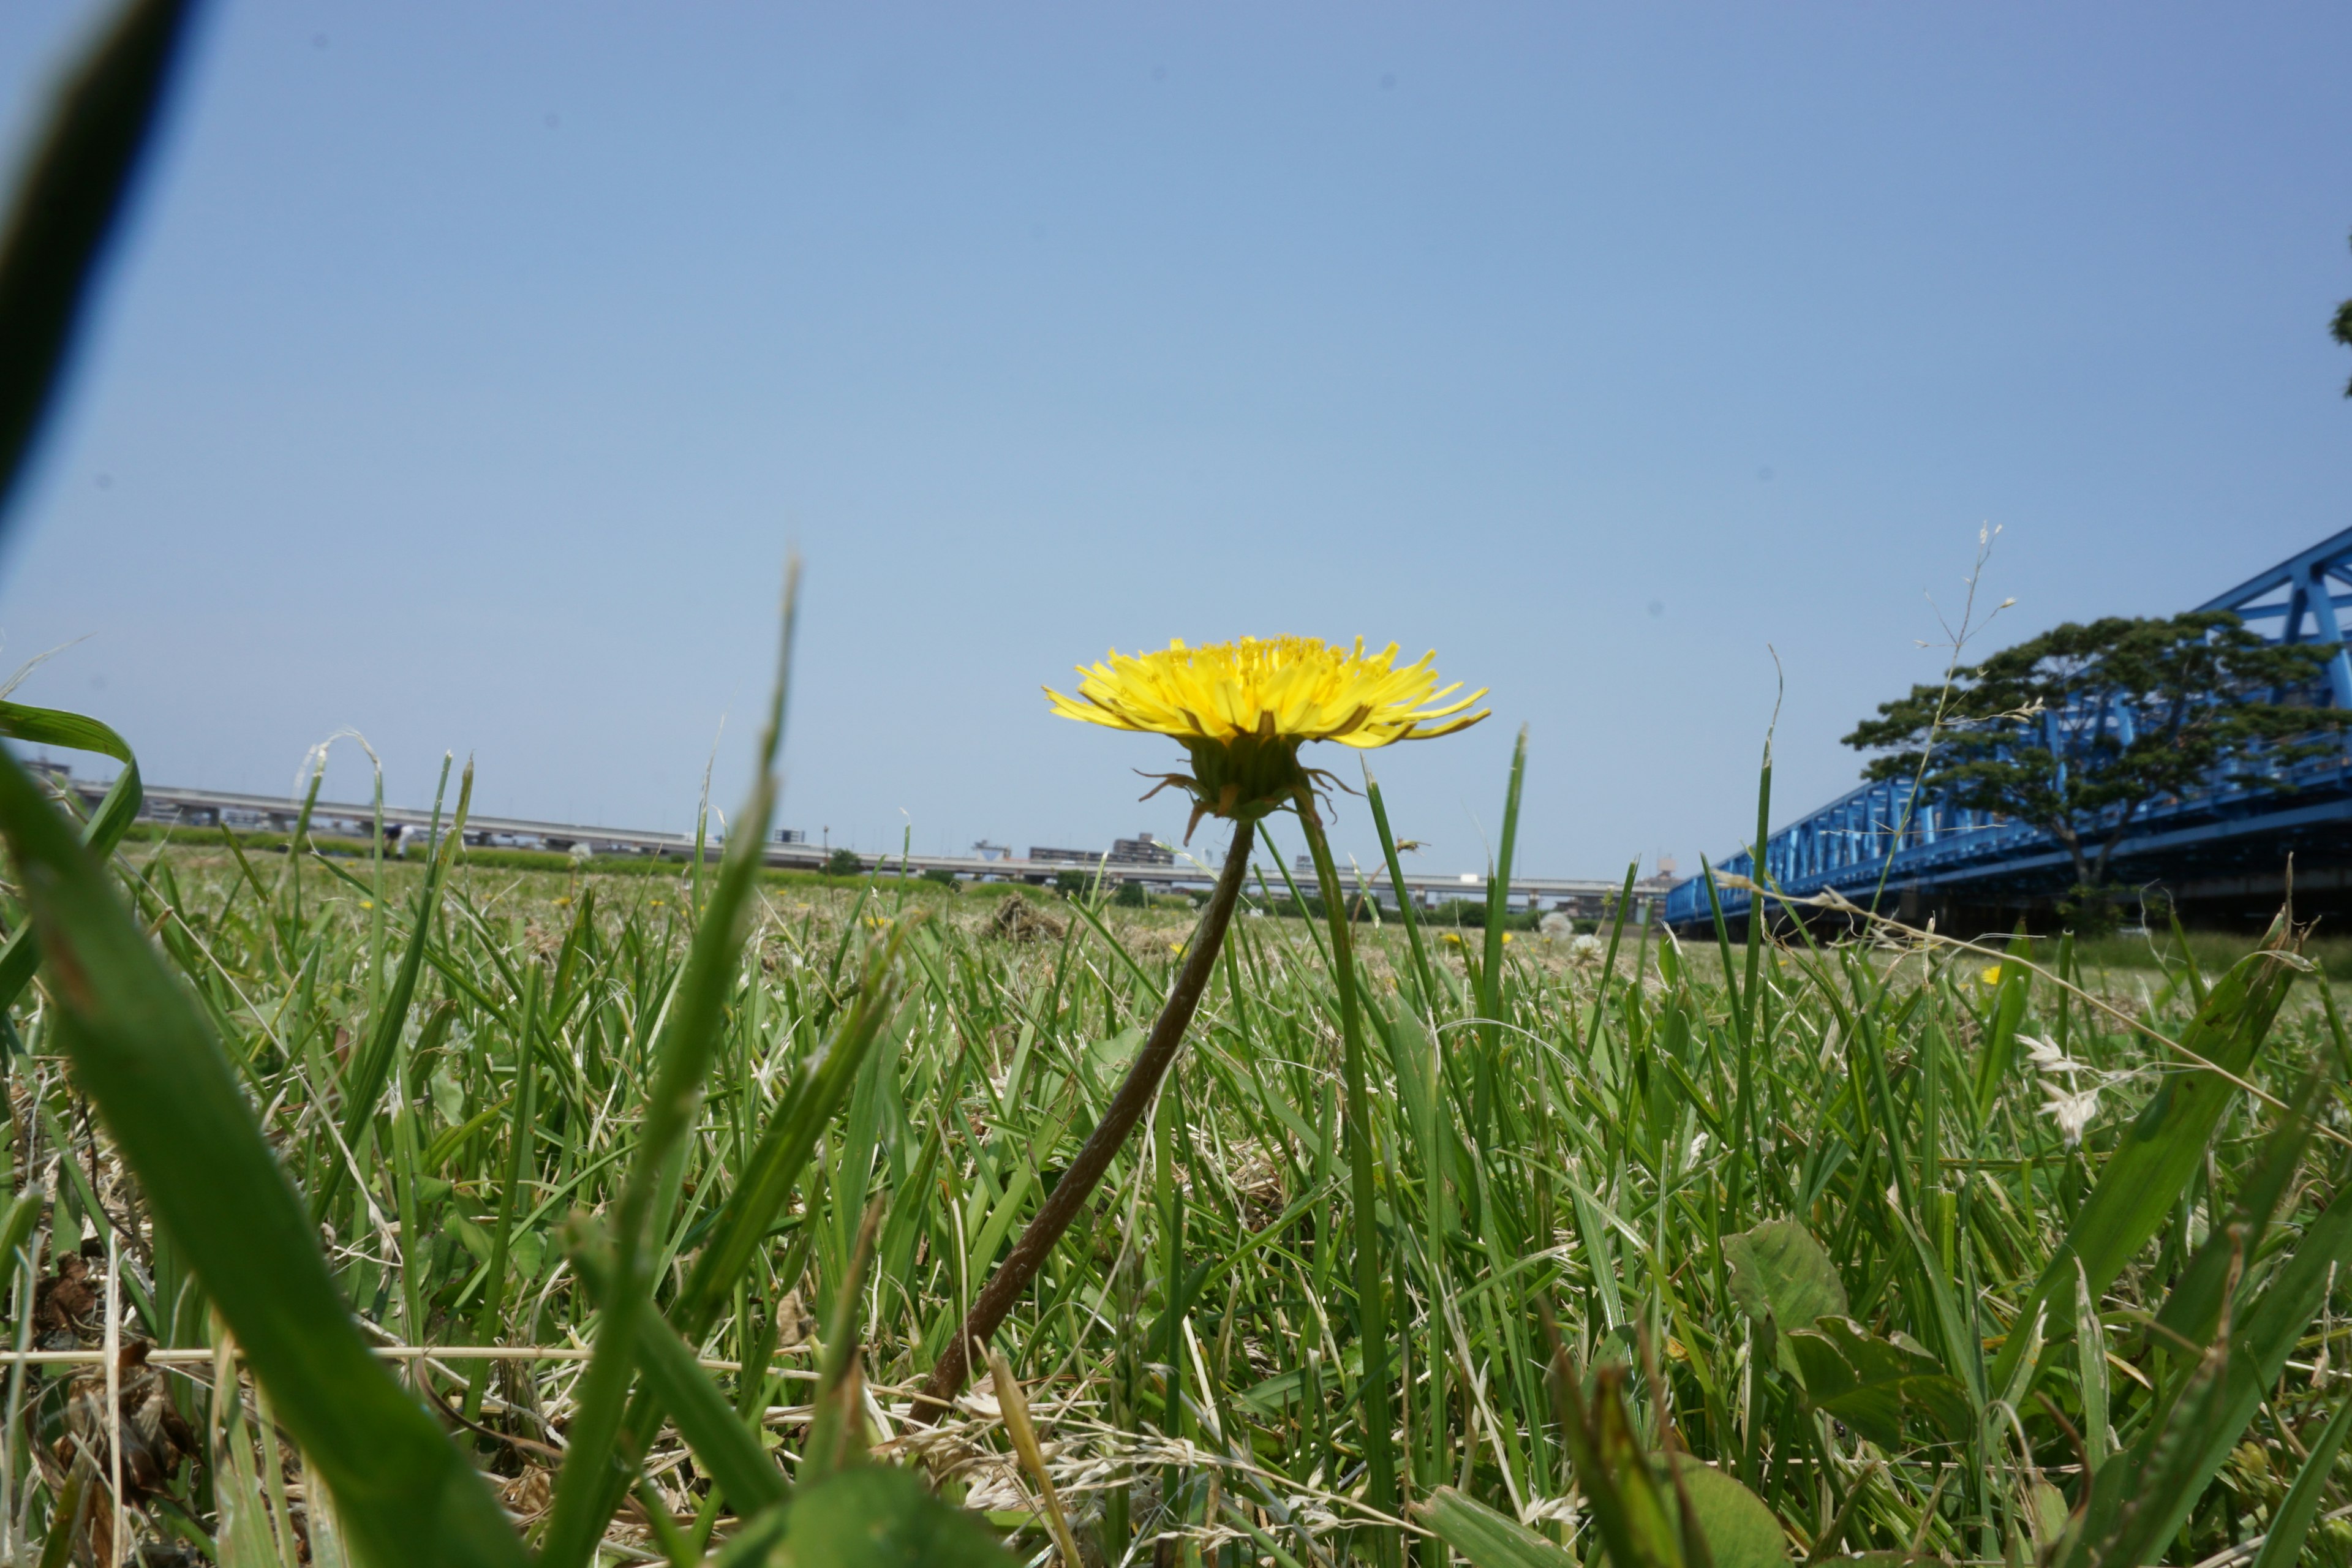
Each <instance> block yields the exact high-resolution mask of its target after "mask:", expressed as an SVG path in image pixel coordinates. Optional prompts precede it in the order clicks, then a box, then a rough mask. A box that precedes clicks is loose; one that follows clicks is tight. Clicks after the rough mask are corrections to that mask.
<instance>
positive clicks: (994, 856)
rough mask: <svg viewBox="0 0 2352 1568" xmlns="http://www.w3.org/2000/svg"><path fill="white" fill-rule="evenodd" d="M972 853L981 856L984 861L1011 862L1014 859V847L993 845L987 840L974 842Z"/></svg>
mask: <svg viewBox="0 0 2352 1568" xmlns="http://www.w3.org/2000/svg"><path fill="white" fill-rule="evenodd" d="M971 852H972V853H973V854H975V855H977V856H979V857H980V858H982V859H983V860H1010V859H1011V858H1013V846H1011V845H1010V844H991V843H990V842H989V841H988V840H987V839H985V838H982V839H976V840H974V841H973V843H972V847H971Z"/></svg>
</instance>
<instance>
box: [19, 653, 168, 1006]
mask: <svg viewBox="0 0 2352 1568" xmlns="http://www.w3.org/2000/svg"><path fill="white" fill-rule="evenodd" d="M0 736H5V737H6V738H7V739H9V740H14V741H31V742H35V743H37V744H39V745H47V746H71V747H72V748H74V749H75V750H76V751H81V752H99V753H100V754H101V755H104V756H109V757H112V758H113V759H115V760H116V761H117V762H119V763H121V764H122V772H121V773H120V774H119V775H117V777H116V778H115V781H114V783H113V784H111V785H110V786H109V787H108V789H107V792H106V795H105V796H104V797H103V798H102V799H100V801H99V803H98V809H97V810H96V811H94V812H92V813H90V816H89V821H88V822H86V823H84V824H83V825H82V830H81V841H82V842H83V843H84V844H86V845H88V846H89V851H90V853H91V854H93V855H95V856H97V857H98V858H100V859H101V860H103V859H105V858H107V857H108V856H109V855H111V854H113V853H114V847H115V846H116V845H117V844H120V843H121V841H122V835H123V833H124V832H125V831H126V830H127V829H129V827H130V826H131V823H132V822H133V821H134V820H135V819H136V818H137V817H138V816H139V805H140V802H141V801H142V799H143V798H144V792H143V791H142V788H141V786H140V783H139V759H138V758H137V757H135V756H132V755H131V746H130V742H126V741H125V740H123V738H122V737H121V736H120V735H118V734H116V733H115V732H114V731H112V730H111V729H110V728H108V727H107V726H106V725H104V724H101V723H100V722H99V721H97V720H95V719H92V718H89V717H87V716H85V715H83V714H80V713H68V712H66V711H64V710H60V709H56V708H31V707H27V706H26V705H25V704H24V703H21V702H9V701H6V700H0ZM40 963H41V943H40V938H39V937H38V936H37V935H35V934H34V931H33V928H32V927H30V926H26V927H24V928H22V929H21V930H18V931H14V932H12V933H11V934H10V935H9V938H8V942H7V945H6V946H5V947H0V1015H5V1014H6V1012H7V1011H8V1008H9V1005H10V1004H12V1003H14V1002H15V1001H16V998H17V997H18V996H20V995H22V994H24V990H25V987H26V985H28V984H31V983H32V979H33V971H34V970H36V969H37V968H39V967H40Z"/></svg>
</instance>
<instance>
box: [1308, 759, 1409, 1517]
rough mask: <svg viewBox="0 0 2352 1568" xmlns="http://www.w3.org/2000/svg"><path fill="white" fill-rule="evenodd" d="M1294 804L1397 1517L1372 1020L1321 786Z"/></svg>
mask: <svg viewBox="0 0 2352 1568" xmlns="http://www.w3.org/2000/svg"><path fill="white" fill-rule="evenodd" d="M1294 799H1295V801H1296V803H1297V807H1298V824H1299V826H1300V827H1302V828H1304V829H1305V830H1306V834H1307V849H1308V851H1309V852H1311V853H1312V854H1313V855H1314V857H1315V876H1316V879H1317V880H1318V881H1319V882H1320V883H1322V885H1323V914H1324V918H1325V919H1326V920H1328V921H1329V922H1330V926H1331V980H1332V983H1333V984H1336V985H1337V986H1339V1035H1340V1044H1341V1048H1342V1056H1343V1062H1344V1070H1345V1076H1346V1079H1347V1100H1346V1105H1347V1112H1346V1115H1345V1117H1344V1118H1343V1121H1342V1126H1343V1127H1344V1128H1345V1130H1346V1133H1347V1145H1348V1178H1349V1207H1350V1208H1352V1209H1353V1210H1354V1211H1355V1220H1356V1313H1357V1327H1358V1330H1359V1337H1360V1342H1361V1343H1362V1345H1363V1352H1364V1375H1363V1379H1362V1381H1361V1382H1360V1383H1359V1384H1357V1389H1358V1391H1359V1393H1360V1396H1361V1398H1360V1404H1361V1406H1362V1408H1361V1411H1360V1414H1361V1416H1362V1420H1363V1436H1364V1458H1365V1461H1366V1464H1367V1465H1368V1466H1369V1479H1370V1494H1369V1496H1368V1497H1367V1499H1366V1500H1367V1501H1368V1502H1370V1505H1371V1506H1372V1507H1373V1508H1374V1509H1376V1510H1379V1511H1380V1512H1381V1513H1383V1514H1388V1515H1391V1516H1393V1515H1394V1514H1395V1513H1396V1511H1397V1489H1396V1455H1395V1453H1394V1451H1393V1450H1392V1449H1391V1447H1390V1441H1391V1437H1390V1425H1389V1314H1388V1299H1387V1295H1386V1293H1385V1291H1384V1290H1383V1289H1382V1275H1383V1269H1382V1267H1381V1257H1382V1253H1381V1226H1380V1214H1379V1208H1378V1200H1377V1198H1376V1197H1375V1195H1374V1194H1373V1191H1372V1109H1371V1099H1370V1094H1369V1093H1368V1092H1367V1091H1366V1089H1365V1087H1364V1084H1365V1071H1364V1020H1363V1009H1362V1006H1361V1005H1360V1002H1359V1001H1358V999H1357V996H1356V953H1355V947H1354V944H1353V943H1352V942H1351V941H1350V940H1349V931H1348V923H1349V922H1348V900H1347V893H1346V890H1345V889H1342V888H1341V887H1340V886H1339V867H1338V866H1337V865H1335V864H1334V863H1333V861H1332V859H1331V846H1330V843H1329V842H1328V840H1327V839H1325V837H1323V820H1322V818H1321V817H1319V816H1317V815H1316V814H1315V791H1314V788H1313V786H1312V785H1310V784H1307V783H1305V782H1303V781H1302V782H1301V783H1300V784H1299V785H1298V789H1297V795H1295V796H1294ZM1398 1546H1399V1542H1398V1541H1397V1539H1396V1536H1395V1533H1394V1532H1393V1531H1389V1530H1386V1529H1383V1530H1381V1531H1378V1532H1376V1534H1375V1536H1374V1540H1373V1559H1374V1561H1376V1562H1378V1563H1383V1564H1392V1563H1395V1562H1396V1561H1397V1557H1398Z"/></svg>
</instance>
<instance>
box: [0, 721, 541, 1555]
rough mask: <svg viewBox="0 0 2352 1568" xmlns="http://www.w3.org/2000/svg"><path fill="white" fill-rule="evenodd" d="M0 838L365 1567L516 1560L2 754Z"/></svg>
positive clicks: (221, 1066)
mask: <svg viewBox="0 0 2352 1568" xmlns="http://www.w3.org/2000/svg"><path fill="white" fill-rule="evenodd" d="M0 833H5V836H6V838H7V843H8V847H9V850H10V852H11V853H12V855H13V856H14V858H15V860H16V875H17V877H18V879H19V881H20V884H21V886H22V888H23V890H24V897H25V899H26V903H27V905H28V906H29V907H30V909H31V910H32V915H33V919H34V921H35V922H36V924H37V927H38V930H39V932H40V938H41V943H42V951H43V952H44V954H45V957H46V964H47V975H48V979H47V985H48V990H49V994H50V997H51V999H52V1000H53V1002H54V1004H55V1005H56V1007H57V1016H58V1038H59V1039H60V1040H61V1041H62V1043H63V1044H64V1046H65V1047H66V1051H67V1053H68V1056H70V1057H71V1058H72V1060H73V1064H74V1071H75V1076H76V1078H77V1079H79V1082H80V1083H81V1085H82V1087H83V1088H84V1089H86V1090H87V1091H88V1092H89V1095H90V1098H91V1099H92V1100H95V1101H96V1102H97V1105H98V1108H99V1111H100V1115H101V1116H103V1117H104V1119H105V1121H106V1125H107V1128H108V1131H110V1132H111V1133H112V1134H113V1136H114V1141H115V1143H116V1145H117V1147H118V1148H119V1149H120V1150H121V1154H122V1158H123V1160H124V1161H125V1162H126V1163H128V1164H129V1166H130V1167H131V1170H132V1172H134V1173H136V1174H137V1176H138V1178H139V1183H140V1187H141V1190H142V1193H143V1194H145V1196H146V1199H147V1202H148V1203H149V1205H151V1206H152V1210H153V1212H154V1214H155V1216H156V1218H157V1219H158V1220H159V1221H161V1222H162V1224H163V1226H164V1228H165V1229H166V1230H168V1231H169V1232H170V1233H171V1237H172V1240H173V1243H174V1244H175V1245H176V1246H177V1247H179V1249H180V1250H181V1252H182V1253H183V1254H184V1256H185V1257H186V1258H187V1259H188V1261H189V1262H190V1263H191V1264H192V1265H193V1266H194V1269H195V1272H196V1274H197V1276H198V1278H199V1279H201V1280H202V1282H203V1284H204V1288H205V1292H206V1294H207V1295H209V1296H210V1298H211V1299H212V1300H213V1301H214V1303H215V1305H216V1306H217V1307H218V1309H219V1310H220V1313H221V1315H222V1317H224V1318H225V1319H226V1320H227V1321H228V1324H229V1326H230V1328H231V1329H232V1330H234V1331H235V1332H236V1337H237V1341H238V1342H239V1344H240V1345H242V1346H243V1347H244V1350H245V1353H246V1357H247V1363H248V1364H249V1365H250V1366H251V1367H252V1369H253V1371H254V1373H255V1374H256V1375H257V1377H258V1378H259V1379H260V1380H261V1383H262V1385H263V1387H264V1388H266V1389H267V1390H268V1394H269V1398H270V1403H271V1405H272V1406H273V1407H274V1408H275V1409H276V1411H277V1413H278V1417H279V1418H280V1419H281V1420H282V1421H284V1423H285V1424H286V1426H287V1427H288V1429H289V1431H291V1432H292V1433H293V1435H294V1436H295V1438H296V1440H297V1441H298V1442H299V1444H300V1445H301V1447H302V1449H303V1451H304V1452H305V1453H306V1454H307V1455H308V1456H309V1457H310V1463H311V1464H312V1466H313V1467H314V1468H316V1470H317V1472H318V1473H319V1474H320V1476H321V1477H323V1478H324V1479H325V1480H326V1482H327V1484H328V1486H329V1487H330V1488H331V1489H332V1490H333V1492H334V1494H335V1499H336V1501H337V1502H338V1503H339V1504H340V1505H341V1511H342V1519H343V1522H344V1524H345V1526H346V1528H347V1530H348V1531H349V1533H350V1536H351V1538H352V1544H353V1545H354V1546H355V1547H356V1548H357V1550H358V1552H359V1553H360V1555H361V1556H362V1558H363V1559H364V1560H365V1561H367V1562H368V1563H372V1564H373V1565H375V1568H394V1565H395V1564H399V1563H413V1562H417V1561H423V1560H430V1561H434V1562H436V1563H448V1564H452V1565H453V1568H454V1565H457V1564H482V1565H484V1568H489V1565H493V1564H495V1565H499V1568H508V1565H512V1564H520V1563H521V1562H522V1560H523V1558H522V1549H521V1547H520V1544H519V1543H518V1542H516V1540H515V1537H514V1534H513V1532H512V1531H510V1530H509V1528H508V1526H507V1523H506V1521H505V1519H504V1517H503V1516H502V1515H501V1514H500V1513H499V1510H498V1507H497V1505H496V1504H495V1503H494V1502H493V1501H492V1500H491V1498H490V1494H489V1492H488V1489H487V1488H485V1487H484V1486H483V1485H482V1483H481V1481H480V1479H478V1477H477V1476H476V1475H475V1474H474V1471H473V1467H472V1466H470V1465H469V1464H467V1462H466V1460H465V1458H463V1457H462V1456H461V1455H460V1454H459V1453H458V1452H457V1447H455V1446H454V1445H453V1444H451V1443H450V1441H449V1440H448V1438H447V1437H446V1436H444V1435H443V1434H442V1432H441V1429H440V1428H439V1427H438V1426H436V1425H435V1424H434V1422H433V1420H432V1419H431V1417H429V1416H427V1415H425V1412H424V1411H423V1410H422V1409H421V1408H419V1407H418V1406H417V1405H416V1404H415V1402H414V1401H413V1400H411V1399H410V1398H409V1396H408V1395H407V1394H405V1393H404V1392H403V1391H402V1390H401V1388H400V1387H399V1385H398V1384H395V1383H394V1381H393V1378H392V1375H391V1374H390V1373H388V1372H386V1371H385V1370H384V1368H383V1366H382V1365H381V1364H380V1363H378V1362H377V1361H376V1359H375V1358H374V1357H373V1355H371V1354H370V1353H369V1352H368V1349H367V1347H366V1345H365V1344H364V1343H363V1342H362V1340H361V1338H360V1335H359V1331H358V1330H357V1329H356V1328H354V1327H353V1326H352V1317H351V1309H350V1307H349V1306H348V1305H347V1304H346V1303H345V1302H344V1300H343V1299H342V1297H341V1295H340V1294H339V1293H338V1292H337V1291H336V1289H335V1287H334V1284H333V1282H332V1281H331V1279H329V1278H328V1275H327V1266H326V1260H325V1259H324V1258H321V1257H320V1253H319V1242H318V1234H317V1232H316V1231H315V1230H313V1229H312V1228H311V1226H310V1220H309V1216H308V1215H307V1214H306V1213H305V1212H304V1209H303V1206H302V1205H301V1203H300V1202H299V1200H298V1199H297V1198H296V1196H295V1194H294V1190H293V1188H292V1186H291V1185H290V1184H289V1183H288V1181H287V1179H286V1175H285V1173H284V1172H282V1171H281V1170H279V1168H278V1163H277V1161H276V1160H275V1159H274V1158H273V1157H272V1156H271V1154H270V1152H269V1149H268V1145H267V1144H266V1143H264V1142H263V1141H262V1137H261V1130H260V1127H259V1125H258V1124H257V1121H256V1118H255V1114H254V1110H253V1107H252V1106H251V1105H250V1104H249V1103H248V1102H247V1100H246V1099H245V1096H244V1094H243V1092H242V1091H241V1090H240V1089H239V1087H238V1083H237V1079H236V1073H235V1071H234V1069H233V1068H231V1067H230V1065H229V1062H228V1058H226V1055H225V1054H224V1053H223V1051H222V1049H221V1047H220V1043H219V1042H218V1041H217V1040H216V1039H215V1038H214V1037H213V1034H212V1031H211V1029H210V1027H209V1026H207V1025H206V1024H205V1020H204V1017H203V1016H202V1015H201V1014H200V1013H199V1012H198V1011H197V1010H196V1008H195V1007H194V1006H193V1005H191V1004H190V1002H189V1000H188V998H187V997H186V995H185V994H183V993H182V991H181V990H180V988H179V985H178V984H177V983H176V982H175V981H174V980H173V978H172V976H171V974H170V973H168V972H167V971H166V970H165V969H164V967H163V963H162V961H161V960H160V959H158V958H157V956H156V954H155V952H154V949H153V948H152V946H150V945H149V943H148V942H147V939H146V936H145V933H144V932H143V931H142V930H141V929H140V927H139V925H138V923H137V922H136V921H134V920H133V919H132V918H131V913H130V911H129V910H126V909H125V908H124V907H123V905H122V903H121V900H119V899H118V898H117V897H116V896H115V894H114V889H113V888H112V887H111V886H110V879H109V877H108V874H107V872H106V869H105V868H104V867H103V866H102V865H100V863H99V861H98V860H97V858H95V857H93V856H92V855H91V854H90V853H89V850H88V849H87V848H86V847H84V846H83V845H82V844H81V843H80V842H79V838H78V837H77V836H76V835H75V834H74V832H73V831H72V828H71V826H69V825H68V823H67V822H66V820H65V819H64V818H63V817H62V816H59V815H58V812H57V811H56V810H55V808H53V807H52V806H51V805H49V804H48V803H47V801H46V800H44V799H42V798H41V795H40V792H39V790H38V788H37V786H36V785H35V784H34V783H33V781H32V779H31V778H30V777H29V776H28V775H27V774H26V772H25V770H24V769H23V768H22V767H20V766H19V765H18V764H17V763H16V759H15V758H13V757H0Z"/></svg>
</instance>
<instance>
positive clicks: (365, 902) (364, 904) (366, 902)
mask: <svg viewBox="0 0 2352 1568" xmlns="http://www.w3.org/2000/svg"><path fill="white" fill-rule="evenodd" d="M360 908H362V909H363V910H372V909H373V908H375V900H373V899H362V900H360Z"/></svg>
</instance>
